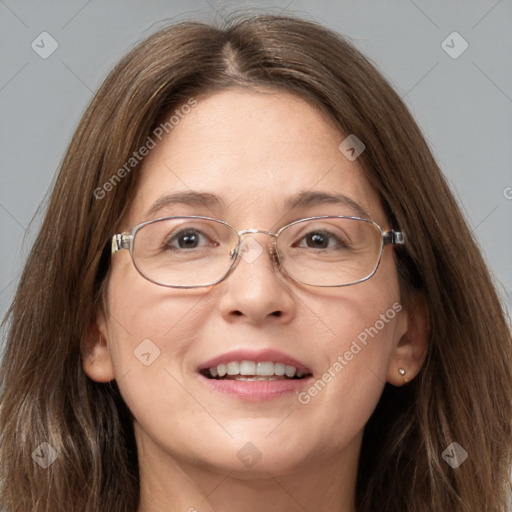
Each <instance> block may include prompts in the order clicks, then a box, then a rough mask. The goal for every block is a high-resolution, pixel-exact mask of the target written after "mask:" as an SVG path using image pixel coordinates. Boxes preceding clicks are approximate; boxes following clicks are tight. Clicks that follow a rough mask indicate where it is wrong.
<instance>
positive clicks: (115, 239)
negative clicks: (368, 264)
mask: <svg viewBox="0 0 512 512" xmlns="http://www.w3.org/2000/svg"><path fill="white" fill-rule="evenodd" d="M172 219H202V220H211V221H214V222H218V223H220V224H223V225H225V226H227V227H228V228H230V229H231V230H232V231H233V232H234V233H236V235H237V237H238V243H237V245H236V247H235V248H234V249H231V251H230V253H229V255H230V257H231V258H233V256H235V257H234V259H233V261H232V263H231V266H230V268H229V270H228V271H227V272H226V273H225V274H224V275H223V276H222V277H221V278H220V279H218V280H217V281H215V282H213V283H210V284H201V285H191V286H184V285H172V284H162V283H159V282H157V281H154V280H153V279H150V278H149V277H147V276H145V275H144V274H143V273H142V272H141V271H140V269H139V268H138V266H137V265H136V263H135V258H134V256H133V243H134V240H135V235H136V234H137V232H138V231H139V230H140V229H142V228H143V227H144V226H147V225H148V224H154V223H156V222H160V221H163V220H172ZM318 219H352V220H357V221H362V222H366V223H368V224H373V225H374V226H375V227H376V228H377V229H378V230H379V232H380V234H381V237H382V244H381V247H380V252H379V258H378V260H377V263H376V265H375V268H374V269H373V271H372V272H371V273H370V274H369V275H368V276H366V277H364V278H362V279H359V280H357V281H352V282H350V283H346V284H334V285H329V284H327V285H326V284H321V285H315V284H309V283H304V282H303V281H299V280H298V279H296V278H294V277H293V276H292V275H290V274H289V273H288V272H287V271H286V269H285V268H284V267H283V266H282V265H281V262H280V259H279V252H278V250H277V239H278V237H279V235H280V233H282V232H283V231H284V230H285V229H286V228H289V227H290V226H293V225H294V224H298V223H299V222H305V221H309V220H318ZM256 233H264V234H266V235H269V236H271V237H273V238H275V241H274V244H273V245H272V246H271V248H270V251H269V252H270V255H271V256H272V257H273V259H274V261H275V263H277V265H278V269H279V270H280V271H281V272H283V273H285V274H286V275H287V276H288V277H290V279H292V280H293V281H295V282H297V283H300V284H303V285H306V286H314V287H317V288H339V287H343V286H352V285H354V284H359V283H363V282H364V281H367V280H368V279H371V278H372V277H373V276H374V275H375V273H376V272H377V270H378V268H379V265H380V262H381V260H382V254H383V251H384V247H385V246H386V245H404V244H405V234H404V232H403V231H396V230H394V229H389V230H386V231H384V230H383V229H382V228H381V227H380V226H379V225H378V224H377V223H376V222H374V221H372V220H370V219H365V218H362V217H352V216H347V215H320V216H315V217H305V218H303V219H299V220H295V221H293V222H290V223H289V224H286V225H285V226H282V227H281V228H279V229H278V230H277V232H275V233H273V232H271V231H266V230H263V229H253V228H248V229H242V230H240V231H238V230H237V229H235V228H234V227H233V226H231V224H228V223H227V222H225V221H223V220H220V219H214V218H212V217H205V216H202V215H178V216H171V217H160V218H158V219H152V220H148V221H145V222H141V223H140V224H137V225H136V226H133V227H132V228H131V229H130V231H129V232H125V233H117V234H115V235H113V236H112V242H111V256H113V255H114V254H115V253H116V252H118V251H120V250H122V249H127V250H128V251H129V253H130V256H131V260H132V263H133V266H134V267H135V269H136V270H137V272H138V273H139V274H140V275H141V276H142V277H143V278H144V279H146V280H147V281H149V282H151V283H154V284H156V285H158V286H165V287H166V288H185V289H187V288H204V287H208V286H213V285H215V284H218V283H220V282H222V281H224V280H225V279H226V278H227V277H228V276H229V275H230V274H231V273H232V272H233V271H234V270H235V268H236V267H237V266H238V263H239V262H240V255H241V251H240V248H241V247H242V242H243V239H242V236H243V235H248V234H256Z"/></svg>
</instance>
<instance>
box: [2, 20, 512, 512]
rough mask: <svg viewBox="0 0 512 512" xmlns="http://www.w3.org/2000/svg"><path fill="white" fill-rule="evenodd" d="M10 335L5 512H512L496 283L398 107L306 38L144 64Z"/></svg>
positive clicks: (127, 65)
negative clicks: (509, 507) (511, 508)
mask: <svg viewBox="0 0 512 512" xmlns="http://www.w3.org/2000/svg"><path fill="white" fill-rule="evenodd" d="M8 319H9V322H10V323H9V333H8V338H7V344H6V350H5V356H4V359H3V363H2V364H3V366H2V373H1V375H2V395H1V413H0V425H1V427H0V428H1V433H2V434H1V435H2V440H1V452H0V467H1V481H2V483H3V487H2V493H1V503H2V504H3V506H4V507H5V508H6V509H7V510H9V511H10V512H17V511H19V512H21V511H24V512H25V511H27V512H28V511H31V512H32V511H37V512H39V511H41V512H42V511H50V510H51V511H52V512H57V511H64V510H66V511H70V510H73V511H77V512H78V511H91V512H92V511H94V512H99V511H102V512H105V511H112V512H114V511H116V512H118V511H133V512H135V511H137V512H148V511H161V510H166V511H177V510H189V511H194V510H198V511H213V510H222V511H223V512H230V511H232V510H240V509H243V510H245V511H256V510H261V509H265V510H266V511H275V512H278V511H284V510H286V511H291V510H297V511H298V510H310V511H312V510H315V511H340V512H341V511H351V512H353V511H356V510H357V511H358V512H362V511H376V510H378V511H393V512H395V511H396V510H402V511H427V510H428V511H432V510H452V511H460V512H462V511H472V512H473V511H474V512H476V511H478V512H480V511H482V510H486V511H495V512H498V511H503V510H505V507H506V503H507V501H506V500H507V493H508V492H509V490H510V479H509V475H508V470H509V467H510V463H511V460H512V456H511V451H512V450H511V447H512V432H511V419H512V403H511V398H512V379H511V377H512V371H511V370H512V361H511V336H510V332H509V328H508V326H507V323H506V321H505V318H504V313H503V310H502V308H501V305H500V302H499V300H498V297H497V294H496V292H495V290H494V288H493V286H492V283H491V279H490V277H489V273H488V271H487V269H486V266H485V264H484V262H483V260H482V257H481V255H480V253H479V251H478V249H477V247H476V245H475V243H474V241H473V238H472V235H471V233H470V230H469V229H468V227H467V225H466V223H465V221H464V220H463V218H462V216H461V213H460V211H459V209H458V207H457V205H456V202H455V200H454V199H453V196H452V195H451V193H450V191H449V189H448V187H447V185H446V182H445V180H444V178H443V177H442V174H441V172H440V170H439V168H438V166H437V165H436V163H435V161H434V159H433V157H432V155H431V153H430V151H429V149H428V147H427V145H426V143H425V141H424V139H423V137H422V135H421V133H420V131H419V129H418V127H417V126H416V124H415V123H414V121H413V119H412V118H411V116H410V114H409V113H408V111H407V109H406V107H405V106H404V104H403V103H402V102H401V100H400V99H399V97H398V96H397V95H396V93H394V92H393V91H392V89H391V88H390V86H389V85H388V84H387V83H386V82H385V80H384V79H383V78H382V77H381V75H380V74H379V73H378V72H377V71H376V70H375V68H374V67H373V66H372V65H371V64H370V63H369V62H368V61H367V60H366V59H365V58H364V57H363V56H362V55H361V54H360V53H359V52H357V51H356V50H355V49H354V48H353V47H352V46H350V45H349V44H348V43H346V42H345V41H344V40H342V39H341V38H340V37H339V36H337V35H336V34H334V33H332V32H330V31H328V30H327V29H325V28H322V27H320V26H318V25H315V24H313V23H310V22H306V21H302V20H299V19H294V18H290V17H281V16H259V17H254V18H247V19H245V20H242V21H238V22H235V23H231V24H229V26H227V27H226V28H224V29H219V28H216V27H212V26H208V25H205V24H200V23H192V22H187V23H180V24H178V25H174V26H171V27H168V28H166V29H164V30H162V31H160V32H159V33H157V34H155V35H153V36H151V37H149V38H148V39H147V40H146V41H144V42H143V43H141V44H140V45H139V46H138V47H137V48H135V49H134V50H133V51H132V52H130V53H129V54H128V55H127V56H126V57H125V58H124V59H123V60H122V61H121V62H120V63H119V64H118V65H117V66H116V68H115V69H114V70H113V71H112V72H111V73H110V75H109V76H108V77H107V79H106V80H105V82H104V84H103V85H102V86H101V88H100V90H99V91H98V93H97V94H96V96H95V98H94V99H93V101H92V103H91V105H90V106H89V108H88V109H87V111H86V113H85V115H84V117H83V119H82V121H81V123H80V125H79V127H78V129H77V131H76V133H75V135H74V137H73V140H72V142H71V145H70V147H69V149H68V152H67V154H66V157H65V159H64V161H63V164H62V169H61V171H60V174H59V177H58V180H57V182H56V185H55V188H54V191H53V194H52V197H51V200H50V204H49V206H48V210H47V213H46V217H45V220H44V222H43V225H42V228H41V232H40V234H39V237H38V239H37V241H36V243H35V245H34V248H33V250H32V253H31V255H30V257H29V259H28V261H27V264H26V267H25V271H24V273H23V276H22V279H21V282H20V285H19V288H18V291H17V294H16V297H15V300H14V303H13V305H12V307H11V309H10V312H9V317H8Z"/></svg>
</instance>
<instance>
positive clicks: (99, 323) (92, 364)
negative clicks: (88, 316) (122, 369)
mask: <svg viewBox="0 0 512 512" xmlns="http://www.w3.org/2000/svg"><path fill="white" fill-rule="evenodd" d="M107 334H108V329H107V319H106V315H105V313H104V312H103V310H102V308H101V307H99V308H98V311H97V313H96V319H95V321H94V322H93V323H92V324H91V325H90V326H89V328H88V329H87V332H86V334H85V336H84V337H83V339H82V351H83V356H82V368H83V369H84V371H85V373H86V374H87V375H88V376H89V377H90V378H91V379H92V380H94V381H96V382H110V381H111V380H113V379H114V365H113V362H112V357H111V355H110V350H109V347H108V343H107V339H108V337H107Z"/></svg>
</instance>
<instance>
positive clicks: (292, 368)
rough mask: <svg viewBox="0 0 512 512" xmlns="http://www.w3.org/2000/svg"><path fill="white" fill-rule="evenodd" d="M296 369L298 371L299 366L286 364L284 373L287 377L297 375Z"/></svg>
mask: <svg viewBox="0 0 512 512" xmlns="http://www.w3.org/2000/svg"><path fill="white" fill-rule="evenodd" d="M296 371H297V368H295V366H288V365H286V368H285V370H284V373H285V374H286V376H287V377H293V376H294V375H295V372H296Z"/></svg>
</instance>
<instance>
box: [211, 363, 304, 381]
mask: <svg viewBox="0 0 512 512" xmlns="http://www.w3.org/2000/svg"><path fill="white" fill-rule="evenodd" d="M209 371H210V375H211V377H213V378H216V377H219V378H221V377H224V376H226V375H229V376H236V375H239V376H240V377H239V378H238V379H237V380H247V381H253V380H276V379H272V377H273V376H276V377H282V376H284V375H286V377H288V378H293V377H297V378H301V377H304V375H305V373H304V372H302V371H299V370H297V368H295V366H290V365H287V364H283V363H273V362H272V361H264V362H256V361H247V360H244V361H229V362H228V363H221V364H218V365H217V366H212V367H211V368H209ZM247 377H250V378H247Z"/></svg>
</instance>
